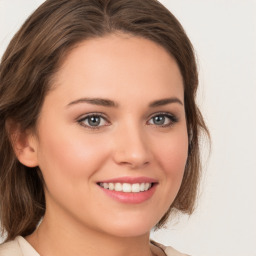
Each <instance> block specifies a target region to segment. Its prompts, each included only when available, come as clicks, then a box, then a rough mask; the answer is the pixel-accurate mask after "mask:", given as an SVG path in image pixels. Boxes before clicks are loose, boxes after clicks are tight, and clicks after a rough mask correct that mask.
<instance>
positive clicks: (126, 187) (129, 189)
mask: <svg viewBox="0 0 256 256" xmlns="http://www.w3.org/2000/svg"><path fill="white" fill-rule="evenodd" d="M123 192H132V185H131V184H129V183H124V184H123Z"/></svg>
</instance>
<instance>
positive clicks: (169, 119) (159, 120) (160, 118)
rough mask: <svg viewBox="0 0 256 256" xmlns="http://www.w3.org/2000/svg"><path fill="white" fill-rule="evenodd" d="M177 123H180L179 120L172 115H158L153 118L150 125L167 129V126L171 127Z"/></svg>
mask: <svg viewBox="0 0 256 256" xmlns="http://www.w3.org/2000/svg"><path fill="white" fill-rule="evenodd" d="M177 121H178V120H177V118H176V117H175V116H173V115H171V114H157V115H155V116H153V117H151V119H150V120H149V122H148V123H149V124H153V125H156V126H162V127H166V126H171V125H172V124H174V123H176V122H177Z"/></svg>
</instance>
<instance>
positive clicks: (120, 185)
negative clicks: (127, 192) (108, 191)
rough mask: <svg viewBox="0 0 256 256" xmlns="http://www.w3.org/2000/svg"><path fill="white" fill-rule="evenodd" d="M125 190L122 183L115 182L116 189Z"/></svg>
mask: <svg viewBox="0 0 256 256" xmlns="http://www.w3.org/2000/svg"><path fill="white" fill-rule="evenodd" d="M122 190H123V186H122V184H121V183H116V184H115V191H122Z"/></svg>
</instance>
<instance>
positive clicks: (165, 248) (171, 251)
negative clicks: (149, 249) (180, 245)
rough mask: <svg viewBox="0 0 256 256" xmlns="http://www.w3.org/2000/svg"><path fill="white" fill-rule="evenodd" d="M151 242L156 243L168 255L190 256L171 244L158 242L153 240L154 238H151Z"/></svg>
mask: <svg viewBox="0 0 256 256" xmlns="http://www.w3.org/2000/svg"><path fill="white" fill-rule="evenodd" d="M151 243H152V244H154V245H155V246H157V247H159V248H161V249H162V250H163V251H164V252H165V254H166V256H189V255H187V254H183V253H181V252H179V251H177V250H175V249H174V248H173V247H171V246H165V245H163V244H160V243H157V242H155V241H152V240H151Z"/></svg>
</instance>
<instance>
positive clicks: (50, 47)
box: [0, 0, 208, 241]
mask: <svg viewBox="0 0 256 256" xmlns="http://www.w3.org/2000/svg"><path fill="white" fill-rule="evenodd" d="M116 32H122V33H127V34H130V35H134V36H138V37H142V38H146V39H149V40H152V41H154V42H155V43H157V44H159V45H161V46H162V47H163V48H165V49H166V50H167V52H168V53H169V54H170V55H171V56H172V57H173V58H174V59H175V60H176V62H177V64H178V66H179V69H180V72H181V74H182V77H183V85H184V104H185V113H186V121H187V133H188V138H189V142H190V143H189V149H188V158H187V163H186V167H185V172H184V177H183V180H182V184H181V187H180V189H179V192H178V194H177V196H176V198H175V200H174V202H173V203H172V205H170V208H169V210H168V212H166V214H165V215H164V216H163V217H162V219H161V220H160V221H159V222H158V224H157V225H156V228H160V227H162V226H163V225H164V224H165V223H166V221H167V219H168V217H169V215H170V213H171V212H172V211H173V210H175V211H177V210H178V211H181V212H183V213H187V214H191V213H192V212H193V210H194V206H195V200H196V197H197V190H198V184H199V178H200V151H199V138H200V137H199V135H200V133H201V131H206V132H208V131H207V127H206V125H205V123H204V120H203V117H202V115H201V113H200V111H199V109H198V107H197V105H196V102H195V97H196V91H197V87H198V73H197V65H196V60H195V55H194V50H193V47H192V44H191V42H190V40H189V39H188V37H187V35H186V33H185V31H184V29H183V28H182V26H181V25H180V23H179V22H178V20H177V19H176V18H175V17H174V16H173V14H172V13H170V11H169V10H167V9H166V8H165V7H164V6H163V5H162V4H161V3H159V2H158V1H156V0H47V1H45V2H44V3H43V4H42V5H41V6H40V7H39V8H38V9H37V10H36V11H35V12H34V13H33V14H32V15H31V16H30V17H29V18H28V19H27V20H26V21H25V23H24V24H23V26H22V27H21V28H20V30H19V31H18V32H17V33H16V34H15V36H14V37H13V39H12V40H11V42H10V44H9V46H8V47H7V50H6V51H5V53H4V55H3V57H2V60H1V64H0V220H1V226H2V232H4V233H5V234H6V235H7V236H6V241H8V240H11V239H13V238H15V237H16V236H18V235H21V236H27V235H29V234H31V233H32V232H33V231H34V230H35V229H36V226H37V225H38V223H39V221H40V219H41V218H42V217H43V216H44V213H45V196H44V180H43V176H42V173H41V171H40V168H39V167H35V168H29V167H27V166H24V165H23V164H21V163H20V162H19V161H18V159H17V157H16V155H15V151H14V149H13V146H12V140H11V134H10V133H11V132H10V129H8V125H7V123H8V121H9V120H11V121H12V122H14V123H15V124H17V125H18V126H19V129H20V130H21V131H26V130H27V129H34V128H36V124H37V119H38V116H39V114H40V110H41V107H42V104H43V101H44V98H45V96H46V94H47V93H48V92H49V91H50V89H51V86H52V84H53V78H54V75H55V74H56V72H57V71H58V68H59V67H60V65H61V63H62V62H63V61H64V59H65V56H66V55H67V54H68V52H70V51H71V50H72V49H73V48H74V47H75V46H76V45H77V44H79V43H80V42H81V41H83V40H86V39H92V38H97V37H104V36H105V35H108V34H111V33H116ZM88 207H90V206H88Z"/></svg>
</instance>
